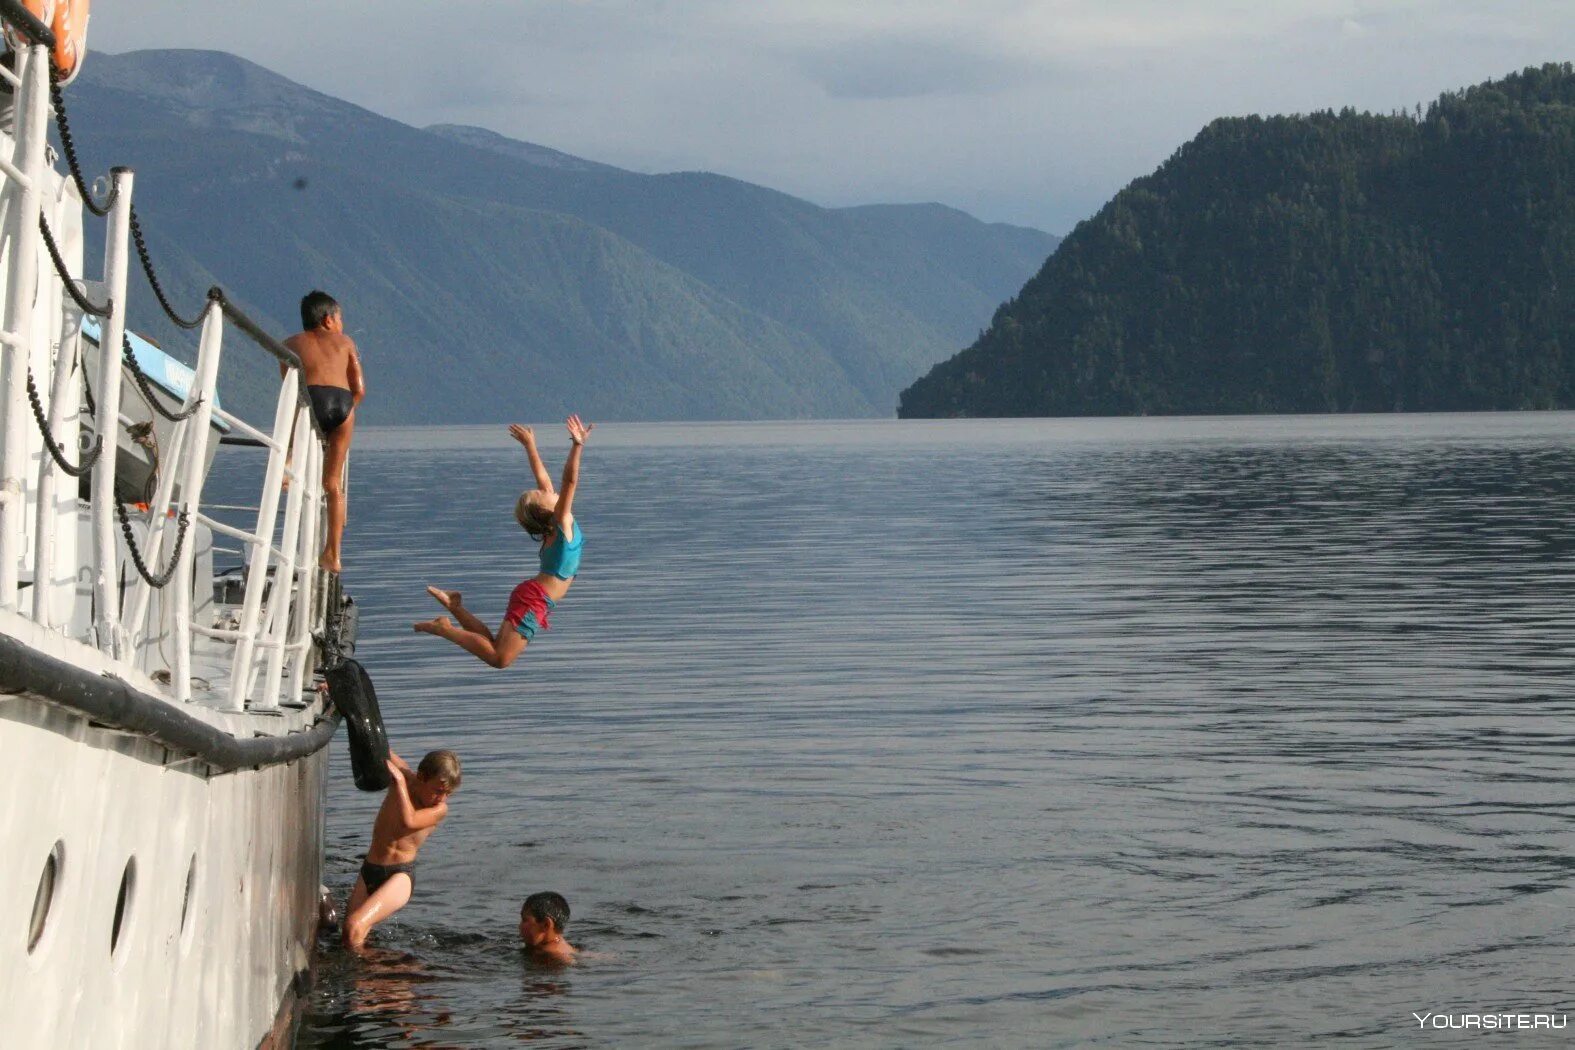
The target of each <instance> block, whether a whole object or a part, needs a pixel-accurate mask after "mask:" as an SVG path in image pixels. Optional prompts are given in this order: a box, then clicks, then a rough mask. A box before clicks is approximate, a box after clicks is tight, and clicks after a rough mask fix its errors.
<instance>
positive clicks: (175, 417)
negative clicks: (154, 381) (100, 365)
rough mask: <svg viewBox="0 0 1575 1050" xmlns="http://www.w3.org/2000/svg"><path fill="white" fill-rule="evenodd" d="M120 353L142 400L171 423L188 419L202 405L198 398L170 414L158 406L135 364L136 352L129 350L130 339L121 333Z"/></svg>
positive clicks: (147, 383)
mask: <svg viewBox="0 0 1575 1050" xmlns="http://www.w3.org/2000/svg"><path fill="white" fill-rule="evenodd" d="M120 353H121V357H122V358H124V359H125V362H126V367H127V368H129V369H131V378H132V379H133V380H134V381H135V382H136V384H137V389H139V390H141V391H142V397H143V399H144V400H146V401H147V403H148V405H149V407H151V408H152V409H153V411H155V412H157V413H158V414H159V415H161V416H163V417H164V418H165V419H167V420H169V421H170V422H171V423H179V422H180V421H181V420H183V419H186V418H189V417H190V416H191V414H192V413H193V412H195V411H197V406H198V405H200V404H202V398H200V397H199V398H197V400H195V401H193V402H192V403H191V404H189V405H187V406H186V407H185V408H182V409H181V410H180V411H179V412H171V411H170V410H169V409H167V408H165V407H164V406H163V405H161V404H159V399H158V398H156V397H154V396H153V388H152V386H150V385H149V384H150V382H151V380H149V379H148V377H147V374H146V373H145V372H143V371H142V366H141V365H139V364H137V355H136V352H135V351H133V350H132V349H131V337H130V336H129V335H126V334H124V333H122V334H121V337H120Z"/></svg>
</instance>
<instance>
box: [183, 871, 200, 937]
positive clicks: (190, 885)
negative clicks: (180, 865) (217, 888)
mask: <svg viewBox="0 0 1575 1050" xmlns="http://www.w3.org/2000/svg"><path fill="white" fill-rule="evenodd" d="M196 889H197V855H196V854H195V853H193V854H192V855H191V863H190V864H188V865H186V898H185V900H183V901H181V905H180V942H181V947H183V948H184V947H185V946H187V945H188V944H190V943H191V913H192V906H191V905H192V900H191V898H192V894H193V893H194V892H195V891H196Z"/></svg>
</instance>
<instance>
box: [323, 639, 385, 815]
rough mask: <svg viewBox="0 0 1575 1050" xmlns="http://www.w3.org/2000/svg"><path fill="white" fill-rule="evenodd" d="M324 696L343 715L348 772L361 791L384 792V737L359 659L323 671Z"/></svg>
mask: <svg viewBox="0 0 1575 1050" xmlns="http://www.w3.org/2000/svg"><path fill="white" fill-rule="evenodd" d="M323 677H324V678H326V679H327V680H328V695H329V697H330V698H331V699H332V700H333V702H334V706H335V707H337V708H339V713H340V714H341V715H343V716H344V720H345V729H346V730H347V731H348V735H349V737H350V770H351V772H352V773H353V774H354V776H355V786H356V787H358V788H360V789H361V790H362V791H387V790H388V735H387V734H386V733H385V732H384V731H383V713H382V711H380V710H378V706H377V690H376V689H374V688H373V687H372V676H371V675H369V674H367V673H366V668H364V667H362V666H361V663H360V661H359V660H341V661H339V663H337V664H335V665H334V666H333V667H330V668H329V669H328V670H327V671H325V672H324V674H323Z"/></svg>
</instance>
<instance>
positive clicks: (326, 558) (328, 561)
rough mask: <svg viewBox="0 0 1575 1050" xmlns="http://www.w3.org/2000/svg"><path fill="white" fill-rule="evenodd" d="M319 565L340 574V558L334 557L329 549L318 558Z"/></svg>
mask: <svg viewBox="0 0 1575 1050" xmlns="http://www.w3.org/2000/svg"><path fill="white" fill-rule="evenodd" d="M317 567H318V568H320V569H327V570H328V571H329V572H331V573H333V574H334V575H336V576H337V575H338V574H339V559H338V558H335V557H333V556H332V555H330V554H329V553H328V552H327V551H323V556H322V557H321V558H318V559H317Z"/></svg>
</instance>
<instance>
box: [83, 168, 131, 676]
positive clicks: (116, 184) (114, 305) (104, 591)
mask: <svg viewBox="0 0 1575 1050" xmlns="http://www.w3.org/2000/svg"><path fill="white" fill-rule="evenodd" d="M110 180H111V182H112V185H113V193H114V198H115V199H114V203H113V204H111V205H110V209H109V223H108V227H107V229H106V230H105V233H104V287H105V288H106V289H107V290H108V292H109V301H110V312H109V316H108V317H105V318H104V323H103V324H101V325H100V326H99V332H98V338H99V345H98V405H97V408H98V418H97V419H95V420H94V421H93V431H94V433H96V434H98V435H99V437H101V438H103V439H104V451H103V452H101V453H99V459H98V462H97V463H95V464H93V605H94V610H95V617H96V620H97V622H96V624H95V627H96V633H97V635H98V647H99V648H100V649H102V650H103V651H104V652H106V653H110V654H111V655H118V654H119V652H120V649H121V644H120V643H121V638H120V631H119V627H120V587H119V581H118V580H117V579H116V574H115V568H116V566H115V459H116V448H117V446H118V443H119V438H120V371H121V369H120V345H121V340H122V339H123V338H124V337H125V334H126V275H127V273H128V272H129V268H130V258H131V256H130V250H129V247H128V244H129V241H130V238H131V184H132V172H131V169H130V168H116V169H115V170H114V171H112V172H110Z"/></svg>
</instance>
